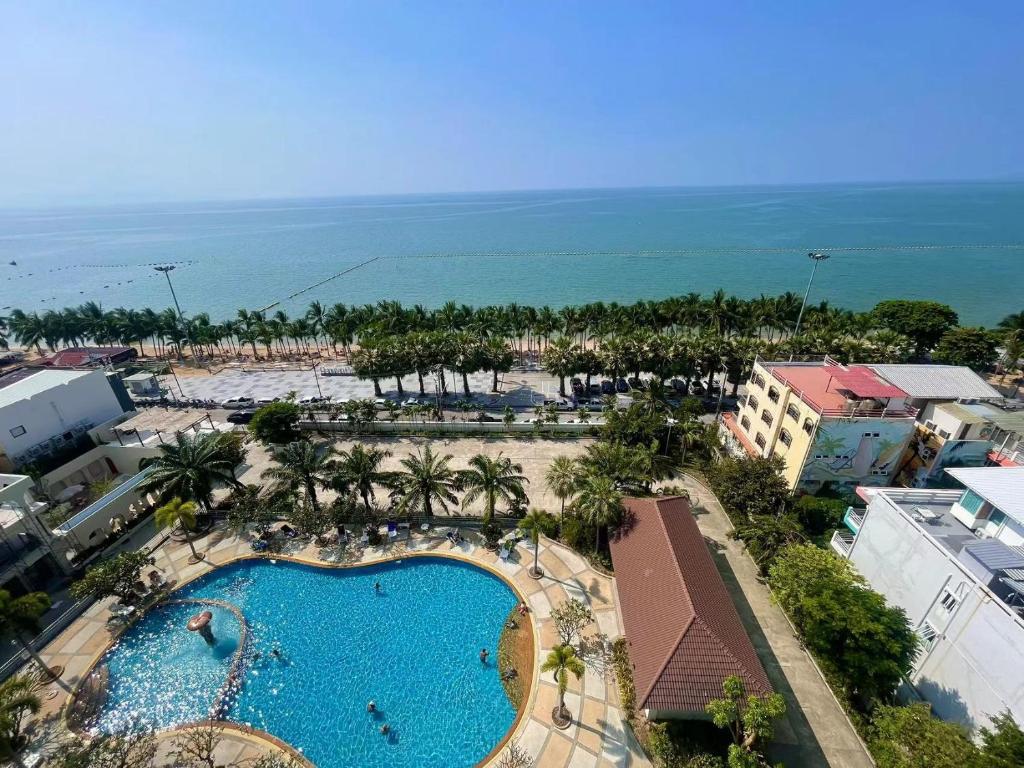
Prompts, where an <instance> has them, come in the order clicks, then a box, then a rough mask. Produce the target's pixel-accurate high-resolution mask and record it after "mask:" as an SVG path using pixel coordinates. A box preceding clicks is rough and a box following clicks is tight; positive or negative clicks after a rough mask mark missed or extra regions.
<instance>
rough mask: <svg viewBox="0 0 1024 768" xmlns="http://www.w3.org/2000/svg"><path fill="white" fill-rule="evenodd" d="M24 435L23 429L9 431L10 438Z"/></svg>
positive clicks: (15, 428)
mask: <svg viewBox="0 0 1024 768" xmlns="http://www.w3.org/2000/svg"><path fill="white" fill-rule="evenodd" d="M24 434H25V428H24V427H21V426H18V427H13V428H12V429H11V437H21V436H22V435H24Z"/></svg>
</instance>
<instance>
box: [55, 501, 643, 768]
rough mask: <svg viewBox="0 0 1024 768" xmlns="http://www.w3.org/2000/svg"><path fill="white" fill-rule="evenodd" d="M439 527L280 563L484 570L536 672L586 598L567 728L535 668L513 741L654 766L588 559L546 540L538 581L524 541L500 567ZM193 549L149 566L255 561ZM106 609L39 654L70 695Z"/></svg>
mask: <svg viewBox="0 0 1024 768" xmlns="http://www.w3.org/2000/svg"><path fill="white" fill-rule="evenodd" d="M437 523H438V525H437V526H435V527H434V528H433V529H432V530H431V531H429V532H428V533H421V532H420V531H416V532H415V533H413V535H412V536H411V538H410V539H409V540H408V541H398V542H394V543H390V544H386V545H384V546H379V547H369V546H366V547H363V546H360V545H358V544H354V545H348V546H347V547H344V548H338V547H326V548H321V547H318V546H316V545H314V544H313V543H312V542H308V543H306V542H301V541H296V542H293V543H292V544H291V545H290V546H289V547H287V548H286V549H285V550H284V551H283V552H281V553H279V555H280V556H281V557H287V558H291V559H295V560H300V561H303V562H308V563H311V564H315V565H326V566H331V565H334V566H344V565H357V564H369V563H374V562H381V561H385V560H390V559H395V558H399V557H407V556H409V555H415V554H416V553H423V554H426V553H430V554H438V555H448V556H453V557H458V558H459V559H463V560H467V561H470V562H474V563H476V564H478V565H482V566H484V567H486V568H487V569H489V570H491V571H493V572H495V573H497V574H499V575H501V576H503V577H504V578H505V579H506V581H508V582H509V583H510V584H511V585H512V586H513V587H514V588H515V589H516V590H517V591H518V592H519V593H520V596H521V597H523V598H525V600H526V602H527V604H528V605H529V607H530V609H531V612H532V615H533V619H534V631H535V647H536V648H537V656H538V659H537V669H538V670H539V665H540V662H541V661H542V660H543V658H544V657H545V656H546V655H547V653H548V651H550V650H551V648H552V647H554V646H555V645H556V644H557V643H558V641H559V639H558V634H557V632H556V630H555V626H554V622H553V621H552V620H551V618H550V613H551V609H552V607H553V606H556V605H558V604H560V603H562V602H563V601H565V600H567V599H568V598H570V597H575V598H577V599H579V600H583V601H584V602H586V603H587V604H589V606H590V608H591V610H592V611H593V613H594V617H595V622H594V625H592V626H591V627H590V628H589V629H588V630H585V631H584V640H583V641H582V643H581V645H582V646H583V647H584V649H585V653H584V661H585V663H586V673H585V675H584V676H583V678H582V679H581V680H576V679H574V678H573V677H572V676H570V682H569V690H568V693H567V694H566V706H567V707H568V708H569V710H570V711H571V712H572V713H573V718H574V719H573V724H572V725H571V726H570V727H569V728H568V729H566V730H559V729H558V728H556V727H554V725H553V724H552V720H551V711H552V710H553V709H554V707H555V705H556V703H557V687H556V686H555V683H554V681H553V680H552V679H551V676H550V675H544V677H543V679H538V677H539V673H538V671H537V670H535V671H534V680H533V686H532V691H531V695H530V698H529V701H528V704H527V705H526V711H525V712H524V713H523V716H522V717H520V719H519V720H518V722H517V724H516V726H515V729H514V732H513V734H512V738H513V739H514V740H515V741H516V742H517V743H518V744H519V746H520V747H521V748H522V749H523V750H525V751H526V752H528V753H529V754H531V755H533V757H534V758H535V760H536V765H537V766H544V768H611V767H612V766H615V767H616V768H639V767H643V768H649V766H650V765H651V763H650V762H649V761H648V760H647V758H646V757H645V756H644V755H643V752H642V751H641V749H640V747H639V745H638V744H637V743H636V740H635V739H634V738H633V735H632V733H631V732H630V731H629V728H628V726H627V725H626V724H625V722H624V720H623V717H622V713H621V710H620V709H619V705H618V690H617V687H616V684H615V680H614V676H613V674H612V671H611V663H610V656H609V653H610V644H611V642H612V641H614V640H615V639H616V638H618V637H620V636H621V634H622V627H621V620H620V618H619V616H618V612H617V610H616V605H615V599H616V598H615V588H614V579H613V578H611V577H608V576H606V575H604V574H602V573H599V572H598V571H596V570H594V569H593V568H591V567H590V566H589V564H588V563H587V562H586V560H584V559H583V558H582V557H580V556H579V555H577V554H576V553H574V552H572V551H571V550H569V549H567V548H566V547H564V546H562V545H561V544H557V543H555V542H552V541H550V540H547V539H543V540H542V541H541V544H540V566H541V569H542V570H543V571H544V576H543V577H542V578H541V579H540V580H539V581H538V580H535V579H533V578H531V577H530V576H529V575H528V574H527V569H528V568H529V567H530V566H531V565H532V562H533V549H532V546H531V545H529V544H528V543H525V542H524V543H520V544H519V545H518V547H517V548H516V549H515V551H514V552H513V554H512V557H511V558H510V559H509V561H508V562H501V561H500V560H499V559H498V557H497V555H496V553H494V552H489V551H488V550H487V549H486V548H485V547H483V546H482V542H481V540H480V539H479V537H478V536H477V535H476V534H475V533H471V534H469V535H467V536H466V538H467V541H465V542H464V543H463V544H461V545H460V546H457V547H456V546H453V545H452V544H451V543H449V542H448V541H447V539H446V538H445V534H446V533H447V531H448V529H447V528H446V527H444V526H443V523H444V518H443V517H440V518H438V519H437ZM196 547H197V549H199V550H200V551H203V552H205V553H206V559H205V560H204V561H203V562H200V563H195V564H190V563H189V562H188V559H189V550H188V547H187V546H185V545H184V544H182V543H175V542H173V541H168V542H167V543H165V544H164V545H163V546H161V547H160V548H159V549H157V551H156V552H155V553H154V554H155V557H156V566H157V568H159V569H161V570H162V571H163V575H164V578H165V579H167V580H169V581H173V582H176V583H177V584H178V585H181V584H183V583H185V582H188V581H191V580H192V579H195V578H197V577H198V576H201V575H202V574H204V573H206V572H208V571H209V570H211V569H212V568H214V567H217V566H220V565H224V564H226V563H229V562H231V561H233V560H237V559H239V558H243V557H251V556H252V555H253V552H252V549H251V547H250V545H249V539H248V538H246V537H237V536H234V535H232V534H230V533H228V532H227V531H225V530H223V529H214V530H213V531H212V532H210V533H209V534H208V535H206V536H204V537H203V538H201V539H199V540H197V541H196ZM112 602H113V600H112V599H108V600H104V601H100V602H99V603H97V604H96V605H94V606H92V607H91V608H90V609H89V610H88V611H86V613H85V614H83V615H82V616H81V617H80V618H79V619H77V620H76V621H75V622H74V623H73V624H72V625H71V626H70V627H68V629H66V630H65V631H64V632H63V633H61V635H59V636H58V637H57V638H56V639H55V640H54V641H53V642H52V643H50V644H49V645H48V646H47V647H46V649H44V651H43V653H42V656H43V658H44V659H46V661H47V662H48V663H50V664H61V665H64V667H65V673H64V678H63V679H64V682H65V683H66V684H67V685H68V686H69V687H74V686H75V684H76V683H77V682H78V681H79V680H80V679H81V678H82V676H83V675H85V674H87V673H88V671H89V669H90V668H91V667H92V665H93V663H94V662H95V661H96V659H97V658H98V656H99V655H100V654H102V652H103V651H104V649H105V648H106V647H107V645H108V644H109V643H110V641H111V637H112V635H111V631H110V630H109V629H108V628H107V624H106V620H107V616H108V613H109V612H108V608H109V606H110V605H111V603H112ZM50 687H51V688H55V687H56V686H50ZM65 700H66V696H65V695H58V696H56V697H55V698H54V699H52V700H50V701H47V702H46V709H45V710H44V713H43V714H44V715H45V714H47V713H49V714H56V712H57V710H58V709H59V707H60V706H61V705H62V704H63V703H64V701H65ZM229 738H230V740H229V744H234V745H235V746H236V747H238V745H239V744H241V743H243V741H244V740H242V741H239V739H240V737H238V736H235V735H232V736H231V737H229ZM246 738H251V737H246ZM268 746H269V745H268ZM250 747H251V745H250ZM239 748H240V747H239ZM500 755H501V752H500V751H499V752H498V753H496V754H495V755H493V756H492V759H491V760H489V761H488V762H486V763H485V765H497V763H498V760H499V759H500Z"/></svg>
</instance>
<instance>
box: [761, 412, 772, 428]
mask: <svg viewBox="0 0 1024 768" xmlns="http://www.w3.org/2000/svg"><path fill="white" fill-rule="evenodd" d="M761 421H763V422H764V423H765V424H767V425H768V426H769V427H770V426H771V425H772V415H771V414H770V413H768V409H767V408H765V409H764V410H763V411H761Z"/></svg>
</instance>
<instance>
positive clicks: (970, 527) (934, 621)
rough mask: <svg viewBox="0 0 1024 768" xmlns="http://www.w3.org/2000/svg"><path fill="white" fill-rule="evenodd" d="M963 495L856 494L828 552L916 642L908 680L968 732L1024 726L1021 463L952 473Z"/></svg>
mask: <svg viewBox="0 0 1024 768" xmlns="http://www.w3.org/2000/svg"><path fill="white" fill-rule="evenodd" d="M947 472H948V474H950V475H952V476H953V477H954V478H955V479H956V480H958V481H959V482H961V483H963V484H964V485H965V486H966V490H923V489H920V490H919V489H910V488H861V489H859V491H858V493H859V494H860V495H861V496H862V498H865V499H867V500H868V506H867V509H866V510H864V511H861V512H857V511H855V510H853V509H852V508H851V509H850V510H848V511H847V515H846V520H845V522H846V525H847V526H848V528H849V529H850V532H849V533H846V532H837V534H836V535H835V536H834V537H833V540H832V546H833V548H834V549H835V550H836V551H837V552H838V553H839V554H840V555H842V556H844V557H848V558H849V559H850V561H851V562H852V564H853V565H854V567H855V568H856V569H857V571H858V572H859V573H860V574H862V575H863V576H864V578H865V579H867V581H868V583H869V584H870V585H871V587H872V588H873V589H875V590H877V591H879V592H881V593H882V594H883V595H884V596H885V598H886V599H887V600H888V601H889V602H890V603H892V604H895V605H898V606H900V607H901V608H903V609H904V610H905V611H906V613H907V617H908V619H909V621H910V623H911V626H913V627H914V628H915V629H916V630H917V632H918V634H919V635H920V636H921V638H922V642H923V651H922V653H921V654H920V656H919V657H918V659H917V662H916V664H915V667H914V670H913V673H912V675H911V677H910V680H909V682H910V683H911V685H913V687H914V689H915V690H916V692H917V693H918V694H919V695H920V696H921V697H923V698H924V699H926V700H927V701H929V702H930V703H931V705H932V707H933V710H934V712H935V713H936V714H937V715H939V716H940V717H942V718H943V719H945V720H951V721H957V722H961V723H963V724H965V725H967V726H968V727H970V728H977V727H979V726H983V725H988V724H989V718H990V716H992V715H995V714H998V713H1000V712H1003V711H1007V710H1008V711H1009V712H1010V713H1011V714H1012V715H1013V718H1014V719H1015V720H1016V721H1017V722H1018V723H1024V620H1022V618H1021V616H1022V614H1024V547H1022V546H1021V545H1022V543H1024V467H1008V468H1004V467H983V468H970V469H950V470H947Z"/></svg>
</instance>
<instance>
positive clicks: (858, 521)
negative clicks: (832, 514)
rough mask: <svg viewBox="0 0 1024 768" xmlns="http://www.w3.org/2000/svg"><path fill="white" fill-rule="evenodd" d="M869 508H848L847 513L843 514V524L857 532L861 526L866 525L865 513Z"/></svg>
mask: <svg viewBox="0 0 1024 768" xmlns="http://www.w3.org/2000/svg"><path fill="white" fill-rule="evenodd" d="M866 513H867V510H866V509H865V510H861V511H860V512H858V511H857V510H855V509H854V508H853V507H847V508H846V514H844V515H843V525H845V526H846V527H847V528H849V529H850V530H851V531H852V532H853V533H857V531H859V530H860V527H861V526H862V525H864V515H865V514H866Z"/></svg>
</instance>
